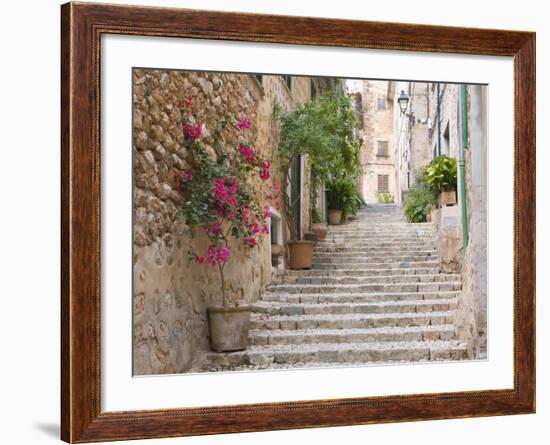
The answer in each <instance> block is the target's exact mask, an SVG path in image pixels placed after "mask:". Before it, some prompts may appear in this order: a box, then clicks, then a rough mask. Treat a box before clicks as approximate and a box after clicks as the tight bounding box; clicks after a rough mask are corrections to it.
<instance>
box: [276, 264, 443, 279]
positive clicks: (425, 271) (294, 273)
mask: <svg viewBox="0 0 550 445" xmlns="http://www.w3.org/2000/svg"><path fill="white" fill-rule="evenodd" d="M438 273H439V268H438V267H423V268H422V267H420V268H408V269H404V268H399V267H395V268H386V269H327V270H320V269H310V270H288V271H285V275H284V276H283V277H284V278H294V279H296V278H299V277H318V276H323V277H334V276H352V277H367V276H388V275H391V276H393V275H431V274H433V275H435V274H438Z"/></svg>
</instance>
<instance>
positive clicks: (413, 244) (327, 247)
mask: <svg viewBox="0 0 550 445" xmlns="http://www.w3.org/2000/svg"><path fill="white" fill-rule="evenodd" d="M424 247H427V248H429V249H435V242H434V241H430V242H417V241H410V242H406V243H405V242H403V243H395V242H383V243H379V242H374V241H373V242H371V243H368V242H356V243H347V244H335V243H325V242H323V241H319V242H318V243H317V245H316V246H315V249H316V250H323V251H327V252H339V251H346V250H348V249H349V250H353V249H356V250H357V249H361V250H362V249H387V248H424Z"/></svg>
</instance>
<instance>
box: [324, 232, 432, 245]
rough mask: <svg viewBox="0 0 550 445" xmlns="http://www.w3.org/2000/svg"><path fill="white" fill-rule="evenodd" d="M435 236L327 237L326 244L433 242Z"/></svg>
mask: <svg viewBox="0 0 550 445" xmlns="http://www.w3.org/2000/svg"><path fill="white" fill-rule="evenodd" d="M434 237H435V234H430V235H421V236H417V235H388V234H386V235H384V236H382V235H381V236H367V235H349V236H330V235H327V237H326V238H325V242H329V243H335V244H338V243H340V244H341V243H351V242H359V241H362V242H373V241H380V242H400V241H433V240H434Z"/></svg>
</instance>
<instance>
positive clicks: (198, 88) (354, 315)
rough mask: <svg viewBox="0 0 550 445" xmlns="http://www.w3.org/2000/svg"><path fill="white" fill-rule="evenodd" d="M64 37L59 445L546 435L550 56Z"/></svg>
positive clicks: (393, 46)
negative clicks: (542, 199)
mask: <svg viewBox="0 0 550 445" xmlns="http://www.w3.org/2000/svg"><path fill="white" fill-rule="evenodd" d="M61 17H62V47H61V60H62V79H61V80H62V92H61V94H62V95H61V102H62V132H61V135H62V178H61V182H62V235H63V236H62V246H61V251H62V277H61V282H62V298H61V310H62V376H61V377H62V385H61V387H62V394H61V399H62V428H61V434H62V439H63V440H65V441H67V442H71V443H73V442H94V441H104V440H123V439H139V438H153V437H175V436H185V435H200V434H216V433H228V432H245V431H264V430H276V429H288V428H306V427H320V426H338V425H353V424H367V423H377V422H400V421H412V420H427V419H441V418H456V417H474V416H491V415H505V414H521V413H532V412H534V410H535V309H534V308H535V236H534V233H535V232H534V225H535V35H534V33H529V32H517V31H503V30H488V29H466V28H449V27H438V26H420V25H408V24H390V23H379V22H361V21H348V20H334V19H318V18H306V17H286V16H269V15H255V14H240V13H222V12H213V11H197V10H185V9H171V8H147V7H134V6H117V5H104V4H103V5H99V4H91V3H86V4H80V3H67V4H65V5H63V6H62V9H61Z"/></svg>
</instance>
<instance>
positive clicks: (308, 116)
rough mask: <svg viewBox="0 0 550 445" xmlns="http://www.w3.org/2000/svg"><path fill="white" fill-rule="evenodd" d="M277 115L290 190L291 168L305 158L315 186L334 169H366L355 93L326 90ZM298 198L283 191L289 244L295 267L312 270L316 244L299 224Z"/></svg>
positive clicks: (283, 167) (277, 111) (278, 110)
mask: <svg viewBox="0 0 550 445" xmlns="http://www.w3.org/2000/svg"><path fill="white" fill-rule="evenodd" d="M274 117H275V118H276V119H277V120H278V122H279V123H280V138H279V144H278V149H277V154H278V158H279V163H280V167H281V172H282V175H283V177H284V184H283V185H284V189H283V190H288V189H289V188H290V185H291V179H292V178H291V174H290V170H291V166H292V165H294V164H295V162H298V161H299V160H300V159H302V157H304V158H305V159H307V166H308V168H309V169H310V171H311V172H312V174H311V176H310V178H311V181H310V186H311V187H312V188H313V189H315V190H316V189H318V188H320V187H321V186H322V184H323V183H325V182H326V181H327V180H328V179H329V178H330V175H331V174H332V173H333V172H334V171H342V170H343V171H346V172H347V174H348V175H356V174H357V172H358V171H360V168H361V167H360V166H361V164H360V160H359V150H360V146H361V144H360V141H359V139H358V137H357V131H356V130H357V123H358V122H357V117H356V115H355V111H354V109H353V108H352V105H351V101H350V99H349V97H347V96H345V95H342V94H337V93H333V92H330V93H326V94H323V95H321V96H318V97H317V98H315V99H314V100H312V101H308V102H305V103H303V104H302V105H300V106H299V107H297V108H296V109H294V110H292V111H284V110H282V109H281V108H280V107H279V106H278V105H277V104H275V106H274ZM297 195H298V196H296V197H295V198H293V197H291V196H289V194H288V193H283V203H284V211H285V220H286V223H287V227H288V232H289V238H290V239H289V241H288V242H287V247H288V250H289V257H290V261H289V263H290V268H291V269H307V268H310V267H311V264H312V259H313V244H314V243H313V242H312V241H309V240H301V239H300V238H301V236H300V235H301V234H300V233H299V231H298V230H297V227H296V223H295V222H296V219H297V218H296V216H297V215H295V211H296V205H297V204H298V203H299V201H298V200H299V199H300V198H299V194H297Z"/></svg>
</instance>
